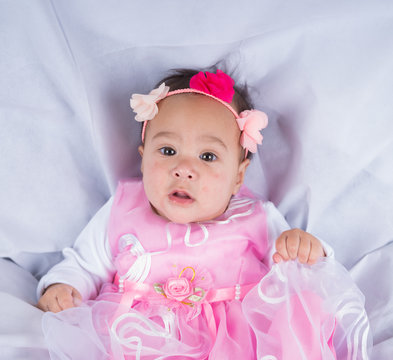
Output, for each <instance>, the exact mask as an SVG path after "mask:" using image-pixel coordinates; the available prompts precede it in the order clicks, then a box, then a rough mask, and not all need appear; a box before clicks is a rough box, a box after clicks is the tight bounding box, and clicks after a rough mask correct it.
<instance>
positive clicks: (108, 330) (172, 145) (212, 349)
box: [38, 70, 335, 359]
mask: <svg viewBox="0 0 393 360" xmlns="http://www.w3.org/2000/svg"><path fill="white" fill-rule="evenodd" d="M131 107H132V108H133V109H134V111H135V112H136V114H137V115H136V120H137V121H140V122H142V124H143V125H142V126H143V127H142V144H141V145H140V146H139V153H140V155H141V157H142V164H141V172H142V174H143V177H142V179H129V180H126V181H121V182H120V183H119V186H118V189H117V191H116V194H115V195H114V197H113V198H111V199H110V200H109V202H108V203H107V204H106V205H105V206H104V207H103V208H102V209H101V210H100V211H99V212H98V213H97V215H96V216H95V217H94V218H93V219H92V220H91V222H90V223H89V224H88V226H87V227H86V228H85V230H84V231H83V232H82V234H81V235H80V237H79V238H78V239H77V241H76V243H75V246H74V248H73V249H65V250H64V256H65V259H64V260H63V261H62V262H61V263H60V264H58V265H56V266H55V267H54V268H53V269H51V271H50V272H49V273H48V274H47V275H46V276H45V277H44V278H42V280H41V281H40V284H39V288H38V292H39V295H40V299H39V302H38V307H39V308H40V309H42V310H43V311H49V312H51V313H48V314H46V315H45V316H44V320H43V325H44V332H45V334H46V338H47V343H48V347H49V350H50V352H51V355H52V356H53V357H54V358H62V357H61V356H64V354H65V355H67V356H69V358H72V359H79V358H80V359H82V358H83V359H84V358H85V355H86V354H89V356H90V357H91V358H94V359H112V358H115V359H135V358H136V359H140V358H142V359H167V358H170V359H185V358H187V359H207V358H209V359H254V358H256V356H257V353H258V356H259V355H260V354H264V356H267V357H264V359H297V358H298V357H297V356H298V355H297V353H296V351H297V352H298V353H299V354H300V353H303V355H304V351H305V350H304V349H308V350H306V354H305V356H306V358H309V359H311V358H313V359H314V358H316V357H313V356H314V354H318V356H319V357H318V358H322V357H320V356H325V355H324V354H329V356H331V357H329V359H330V358H332V359H334V358H335V351H334V348H333V345H332V336H333V334H334V328H335V320H334V316H333V315H331V314H327V312H326V311H325V310H323V309H322V305H321V301H320V299H319V297H316V296H314V295H312V294H311V295H310V294H308V295H307V296H309V299H311V300H309V302H310V304H311V303H312V305H310V307H309V308H308V309H312V310H311V313H308V314H307V316H306V315H302V306H304V305H299V304H298V303H296V305H294V309H297V310H296V313H297V314H299V315H296V316H294V318H295V319H286V320H285V321H284V322H282V319H281V320H280V323H277V324H274V320H272V319H270V320H269V321H267V320H265V323H264V322H263V319H262V318H260V320H258V321H257V322H256V321H255V316H256V315H252V314H253V313H254V312H255V309H258V308H261V307H263V306H264V305H263V297H262V295H261V296H259V295H258V291H259V288H260V286H261V282H262V281H263V279H264V277H265V276H266V275H267V274H268V272H269V269H270V268H271V267H272V266H273V264H274V263H281V264H282V263H283V262H286V261H289V260H295V259H297V260H298V262H300V263H302V264H307V266H308V265H312V264H315V263H317V262H318V260H319V259H320V258H323V257H325V256H327V255H328V256H331V254H332V251H331V249H330V248H329V247H328V246H327V245H325V244H324V245H322V243H321V242H320V241H319V240H318V239H317V238H315V237H314V236H312V235H311V234H309V233H307V232H304V231H302V230H299V229H292V230H288V226H287V224H286V223H285V220H284V219H283V217H282V216H281V215H280V214H279V213H278V211H277V210H276V208H275V207H274V205H273V204H272V203H269V202H262V201H260V200H258V199H256V198H255V197H254V196H253V195H252V194H251V193H250V192H249V191H248V190H247V189H246V188H245V187H244V186H242V184H243V180H244V176H245V172H246V169H247V166H248V165H249V163H250V158H251V156H250V155H251V153H254V152H256V151H257V145H258V144H261V143H262V135H261V134H260V130H261V129H263V128H265V127H266V126H267V116H266V115H265V114H264V113H263V112H261V111H258V110H251V109H252V107H251V106H250V104H249V101H248V97H247V94H246V92H245V90H244V89H243V90H242V89H239V88H237V87H235V86H234V81H233V79H232V78H231V77H230V76H229V75H227V74H226V73H224V72H223V71H220V70H217V71H216V72H198V71H192V70H190V71H185V70H183V71H178V72H176V73H175V74H173V75H171V76H169V77H167V78H165V79H163V81H161V82H160V85H159V86H158V87H157V88H156V89H154V90H153V91H151V92H150V94H148V95H139V94H134V95H133V97H132V99H131ZM315 266H317V265H315ZM312 268H313V267H312ZM312 268H311V269H312ZM277 286H278V284H277ZM257 290H258V291H257ZM245 298H246V299H245ZM289 302H291V303H294V302H293V299H292V298H290V299H289ZM306 303H307V302H306ZM63 310H66V311H63ZM272 311H273V310H272ZM309 311H310V310H309ZM58 312H59V313H58ZM303 312H304V311H303ZM53 313H58V314H53ZM273 317H274V316H273ZM296 317H297V319H296ZM310 317H311V318H312V319H313V321H312V324H313V326H312V327H311V326H310V328H307V325H304V324H305V323H307V321H308V320H310ZM307 319H308V320H307ZM255 323H258V326H257V327H259V328H260V327H261V324H264V325H263V326H262V327H265V328H264V329H263V331H262V333H261V331H260V329H259V330H258V329H257V327H256V326H255ZM272 324H273V325H272ZM294 324H295V325H294ZM296 324H297V325H299V324H303V325H302V326H303V327H305V328H306V330H304V329H303V331H306V332H308V333H310V332H314V333H315V334H316V335H315V336H314V337H313V336H308V339H307V340H305V341H306V342H307V341H308V342H310V341H311V343H312V344H311V345H310V344H306V345H305V344H302V341H301V340H299V338H300V337H299V336H297V331H299V330H297V329H296ZM275 326H278V327H280V328H282V333H283V334H284V333H288V334H289V333H290V332H291V331H292V333H293V332H294V333H295V337H294V336H293V334H292V335H288V337H287V338H285V340H283V341H285V342H287V346H288V348H291V349H292V348H293V349H295V348H296V350H293V352H292V353H291V354H289V355H284V353H285V352H283V350H282V348H283V345H282V344H281V345H280V344H279V345H277V346H275V349H276V350H274V351H276V353H275V354H273V352H272V351H271V350H269V352H268V353H266V352H264V351H265V350H261V349H262V348H263V344H264V343H266V342H268V340H266V336H267V334H268V333H269V331H270V330H269V328H270V329H271V328H274V327H275ZM321 328H323V329H324V331H323V334H324V336H322V335H321V334H322V333H321V334H320V332H321ZM289 329H292V330H289ZM283 339H284V337H283ZM310 339H313V340H310ZM266 344H267V343H266ZM291 344H292V345H291ZM257 348H258V349H257ZM266 349H271V346H270V345H269V346H268V345H266ZM299 349H301V350H299ZM315 349H317V350H315ZM266 351H267V350H266ZM313 351H317V352H316V353H314V352H313ZM321 354H322V355H321ZM269 356H270V357H269ZM275 356H276V357H275ZM286 356H287V357H286ZM299 356H300V355H299ZM258 358H259V357H258ZM299 358H301V357H299ZM323 358H324V359H325V358H328V357H323Z"/></svg>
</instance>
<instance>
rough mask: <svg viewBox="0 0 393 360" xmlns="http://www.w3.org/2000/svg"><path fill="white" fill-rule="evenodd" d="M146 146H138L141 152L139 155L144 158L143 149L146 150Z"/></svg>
mask: <svg viewBox="0 0 393 360" xmlns="http://www.w3.org/2000/svg"><path fill="white" fill-rule="evenodd" d="M144 149H145V148H144V147H143V145H139V146H138V152H139V155H140V156H141V157H142V158H143V150H144Z"/></svg>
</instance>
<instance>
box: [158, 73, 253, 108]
mask: <svg viewBox="0 0 393 360" xmlns="http://www.w3.org/2000/svg"><path fill="white" fill-rule="evenodd" d="M216 70H217V69H216V68H209V69H203V70H196V69H173V70H171V73H170V74H169V75H168V76H166V77H165V78H164V79H162V80H160V81H159V82H158V83H157V84H156V86H155V87H158V86H159V85H161V84H162V83H163V82H165V85H166V86H169V88H170V91H173V90H180V89H186V88H189V87H190V80H191V78H192V77H193V76H194V75H196V74H198V73H199V72H200V71H203V72H206V71H209V72H216ZM224 72H225V71H224ZM233 88H234V90H235V95H234V97H233V101H234V105H235V108H236V110H237V112H238V113H241V112H242V111H244V110H251V109H252V108H253V105H252V102H251V99H250V96H249V94H248V89H247V85H243V86H238V85H235V86H234V87H233Z"/></svg>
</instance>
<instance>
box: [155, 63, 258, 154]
mask: <svg viewBox="0 0 393 360" xmlns="http://www.w3.org/2000/svg"><path fill="white" fill-rule="evenodd" d="M200 71H203V72H206V71H209V72H214V73H215V72H216V71H217V69H216V68H209V69H202V70H196V69H173V70H171V73H170V74H169V75H168V76H166V77H165V78H163V79H161V80H160V81H159V82H158V83H157V84H156V86H155V87H158V86H159V85H161V84H162V83H163V82H165V85H166V86H169V89H170V91H174V90H181V89H187V88H189V87H190V80H191V78H192V77H193V76H194V75H196V74H198V73H199V72H200ZM224 72H226V71H224ZM233 89H234V90H235V95H234V97H233V102H234V107H235V110H237V112H238V113H241V112H242V111H244V110H251V109H253V104H252V102H251V99H250V96H249V94H248V88H247V85H243V86H239V85H235V86H234V87H233ZM247 158H248V159H251V158H252V153H251V152H250V151H249V152H248V153H247Z"/></svg>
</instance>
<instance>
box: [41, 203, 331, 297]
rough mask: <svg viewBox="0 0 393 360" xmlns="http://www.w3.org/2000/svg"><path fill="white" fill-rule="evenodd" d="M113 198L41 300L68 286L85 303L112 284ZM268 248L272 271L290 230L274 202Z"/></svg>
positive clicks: (45, 281) (51, 276)
mask: <svg viewBox="0 0 393 360" xmlns="http://www.w3.org/2000/svg"><path fill="white" fill-rule="evenodd" d="M112 203H113V197H112V198H110V199H109V200H108V202H107V203H106V204H105V205H104V206H103V207H102V208H101V209H100V210H99V211H98V212H97V213H96V215H95V216H94V217H93V218H92V219H91V220H90V222H89V223H88V224H87V226H86V227H85V228H84V230H83V231H82V232H81V234H80V235H79V237H78V238H77V240H76V241H75V244H74V246H73V247H72V248H65V249H64V250H63V255H64V260H63V261H61V262H60V263H58V264H57V265H55V266H54V267H53V268H52V269H51V270H50V271H49V272H48V273H47V274H46V275H45V276H44V277H42V279H41V280H40V282H39V284H38V287H37V296H38V298H39V297H40V296H41V294H42V293H43V291H44V289H46V288H47V287H48V286H49V285H52V284H55V283H64V284H68V285H71V286H72V287H74V288H75V289H77V290H78V291H79V292H80V294H81V295H82V298H83V300H87V299H93V298H95V297H96V296H97V295H98V293H99V290H100V288H101V285H102V284H103V283H106V282H111V281H112V280H113V276H114V275H115V272H116V269H115V265H114V262H113V259H112V253H111V249H110V245H109V238H108V232H107V226H108V222H109V216H110V212H111V207H112ZM263 208H264V210H265V212H266V219H267V228H268V229H267V233H268V244H269V248H270V251H269V252H268V255H267V256H268V259H266V260H267V261H266V263H267V264H268V265H269V266H270V267H271V266H272V263H273V260H272V256H273V254H274V252H275V246H274V244H275V240H276V239H277V238H278V237H279V235H280V234H281V233H282V232H283V231H285V230H288V229H289V228H290V227H289V225H288V223H287V222H286V220H285V219H284V217H283V216H282V215H281V213H280V212H279V211H278V210H277V208H276V207H275V206H274V204H273V203H271V202H265V203H264V204H263ZM320 241H321V243H322V245H323V247H324V250H325V254H326V256H327V257H333V256H334V252H333V249H332V248H331V247H330V246H329V245H328V244H327V243H325V242H323V241H322V240H320Z"/></svg>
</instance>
